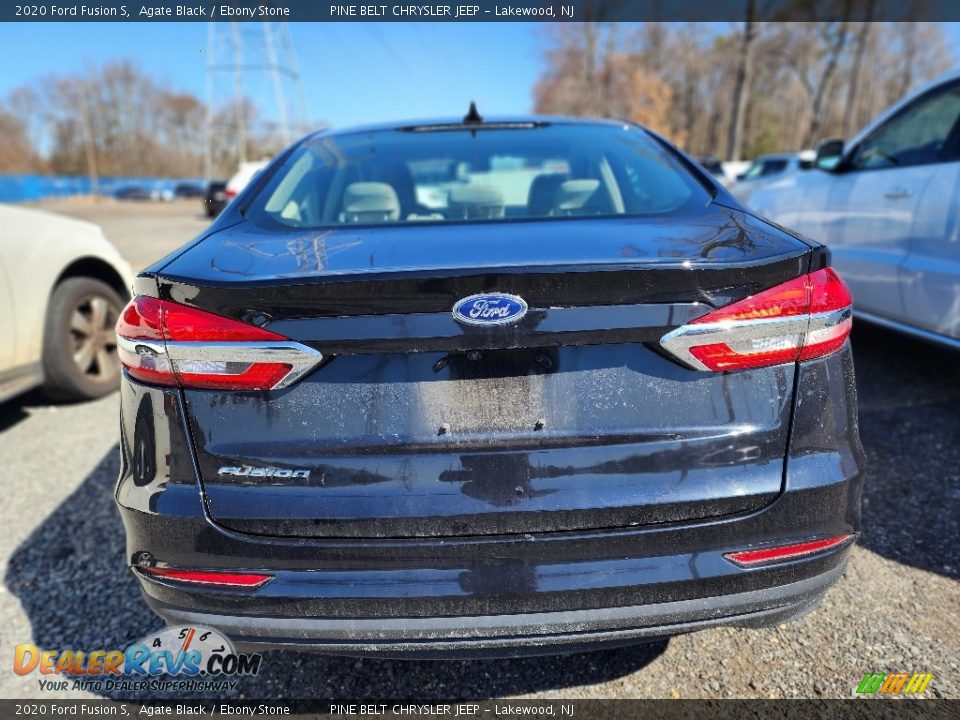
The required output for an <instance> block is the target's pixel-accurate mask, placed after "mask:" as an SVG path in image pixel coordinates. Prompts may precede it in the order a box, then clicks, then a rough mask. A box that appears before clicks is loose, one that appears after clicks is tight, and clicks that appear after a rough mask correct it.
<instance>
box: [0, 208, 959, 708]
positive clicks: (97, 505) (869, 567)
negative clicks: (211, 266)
mask: <svg viewBox="0 0 960 720" xmlns="http://www.w3.org/2000/svg"><path fill="white" fill-rule="evenodd" d="M53 206H54V207H55V209H57V210H58V211H61V212H66V213H67V214H73V215H75V216H80V217H84V218H85V219H92V220H94V221H99V222H101V223H102V224H103V225H104V227H105V229H106V232H107V235H108V237H110V238H111V239H112V240H113V241H114V242H115V243H116V244H117V246H118V247H120V249H121V252H123V253H124V254H125V255H126V256H127V257H128V258H129V259H130V260H131V264H132V265H134V266H135V269H136V268H137V267H142V266H143V265H146V264H148V263H149V262H151V261H152V260H153V259H155V258H156V257H160V256H161V255H163V254H166V253H167V252H169V251H170V250H172V249H174V248H175V247H176V246H177V245H179V244H180V243H181V242H185V241H187V240H189V239H190V238H192V237H193V236H194V235H195V234H196V233H197V232H199V231H200V230H202V228H203V227H204V226H205V224H206V221H205V220H204V219H203V218H202V216H201V215H200V213H199V203H173V204H171V205H160V204H147V203H130V204H119V203H104V204H100V205H88V204H85V203H76V202H73V203H62V202H61V203H55V204H53ZM853 344H854V353H855V358H856V369H857V380H858V392H859V401H860V432H861V436H862V440H863V444H864V447H865V449H866V452H867V457H868V463H869V478H868V481H867V484H866V488H865V493H864V499H863V502H864V505H863V513H864V532H863V537H862V539H861V541H860V543H859V545H858V546H857V547H855V548H854V550H853V553H852V557H851V560H850V563H849V565H848V569H847V572H846V574H845V576H844V577H843V579H842V580H841V581H840V582H839V583H838V584H837V585H836V586H835V587H834V588H833V589H831V590H830V591H829V592H828V594H827V596H826V599H825V601H824V602H823V604H822V605H821V606H820V608H819V609H817V610H816V611H815V612H814V613H812V614H811V615H808V616H806V617H805V618H803V619H801V620H799V621H797V622H794V623H790V624H787V625H782V626H779V627H775V628H769V629H763V630H749V629H733V628H719V629H712V630H707V631H702V632H699V633H695V634H691V635H685V636H681V637H677V638H673V639H671V640H669V641H662V642H657V643H653V644H649V645H643V646H638V647H635V648H629V649H625V650H613V651H604V652H597V653H590V654H585V655H579V656H576V655H575V656H558V657H545V658H528V659H521V660H498V661H454V662H433V661H420V662H415V661H387V660H371V659H363V660H357V659H350V658H334V657H325V656H321V655H315V654H304V653H280V652H270V653H267V654H266V655H265V657H264V663H263V668H262V670H261V672H260V674H259V675H258V676H257V677H256V678H253V679H245V680H242V681H241V682H240V685H239V687H238V689H237V691H236V692H235V693H233V694H232V697H247V698H271V697H273V698H276V697H288V698H295V697H305V698H307V697H318V698H327V699H336V698H343V699H359V698H364V697H369V698H386V697H394V698H402V697H408V698H415V699H424V700H426V699H432V698H436V699H440V698H485V697H519V696H523V697H550V698H554V697H564V698H634V697H644V698H647V697H653V698H681V697H682V698H718V697H721V698H722V697H737V698H804V697H812V698H828V697H841V698H843V697H851V696H853V695H854V688H855V687H856V685H857V684H858V683H859V681H860V679H861V678H862V677H863V675H864V674H865V673H867V672H901V671H904V672H923V673H933V676H934V678H933V680H932V682H931V683H930V686H929V687H928V690H927V692H926V696H929V697H953V698H957V697H960V543H958V542H957V539H958V538H960V362H958V360H960V356H958V355H957V354H956V353H951V352H948V351H945V350H941V349H938V348H936V347H933V346H930V345H927V344H924V343H921V342H919V341H914V340H911V339H908V338H906V337H903V336H901V335H897V334H894V333H891V332H889V331H885V330H880V329H876V328H872V327H869V326H867V325H865V324H863V323H858V324H857V325H856V329H855V331H854V336H853ZM117 424H118V422H117V396H116V395H111V396H109V397H106V398H104V399H102V400H99V401H96V402H91V403H83V404H77V405H48V404H47V403H45V402H44V400H43V399H42V398H41V397H40V396H38V395H36V394H30V395H27V396H25V397H23V398H20V399H19V400H15V401H12V402H9V403H6V404H4V405H0V458H2V464H0V468H2V470H0V477H2V478H3V481H2V487H3V502H2V503H0V523H2V525H0V527H2V532H0V579H2V584H0V661H2V662H4V663H9V662H10V660H11V659H12V655H13V648H14V646H15V645H16V644H18V643H22V642H33V643H36V644H37V645H38V646H40V647H42V648H50V649H66V648H75V649H84V650H89V649H96V648H107V649H109V648H122V647H125V646H126V645H127V644H128V643H130V642H132V641H134V640H136V639H139V638H140V637H142V636H143V635H145V634H146V633H147V632H149V631H151V630H154V629H158V628H159V627H161V625H162V623H161V622H160V621H159V620H158V619H157V618H156V617H154V616H153V615H152V614H151V613H150V611H149V610H148V609H147V607H146V605H145V604H144V603H143V602H142V601H141V599H140V596H139V590H138V588H137V584H136V582H135V580H134V578H133V577H132V575H131V574H130V572H129V571H128V570H127V569H126V567H125V566H124V545H123V528H122V525H121V523H120V518H119V515H118V514H117V512H116V510H115V508H114V506H113V498H112V493H113V485H114V482H115V479H116V476H117V472H118V450H117V438H118V431H117ZM6 667H7V668H8V669H7V670H4V671H3V672H0V697H4V698H14V697H15V698H21V699H26V698H31V697H33V698H47V699H51V698H54V697H58V696H59V697H66V698H71V699H79V698H82V697H85V696H94V695H93V694H91V693H82V692H74V691H65V692H47V691H43V690H41V689H40V687H39V685H38V681H37V677H36V675H32V676H25V677H21V676H18V675H16V674H15V673H13V672H11V671H10V670H9V668H10V665H9V664H7V665H6ZM143 697H146V696H143ZM181 697H182V696H181Z"/></svg>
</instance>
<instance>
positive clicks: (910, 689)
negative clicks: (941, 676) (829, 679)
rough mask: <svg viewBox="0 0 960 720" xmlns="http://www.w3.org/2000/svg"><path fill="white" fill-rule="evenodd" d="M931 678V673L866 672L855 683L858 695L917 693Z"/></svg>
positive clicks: (923, 688) (922, 689) (924, 687)
mask: <svg viewBox="0 0 960 720" xmlns="http://www.w3.org/2000/svg"><path fill="white" fill-rule="evenodd" d="M931 680H933V675H932V674H931V673H907V672H899V673H867V674H866V675H864V676H863V680H861V681H860V684H859V685H857V693H858V694H860V695H872V694H873V693H879V694H883V695H899V694H906V695H919V694H920V693H922V692H923V691H924V690H926V689H927V685H929V684H930V681H931Z"/></svg>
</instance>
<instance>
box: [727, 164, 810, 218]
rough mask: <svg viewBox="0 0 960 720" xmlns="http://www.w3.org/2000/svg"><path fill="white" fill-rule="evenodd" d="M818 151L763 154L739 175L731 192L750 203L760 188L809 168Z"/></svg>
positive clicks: (741, 200) (744, 201)
mask: <svg viewBox="0 0 960 720" xmlns="http://www.w3.org/2000/svg"><path fill="white" fill-rule="evenodd" d="M816 156H817V154H816V152H814V151H813V150H804V151H803V152H800V153H774V154H770V155H761V156H760V157H758V158H757V159H756V160H754V161H753V162H752V163H751V164H750V167H748V168H747V169H746V170H745V171H744V172H743V173H741V174H740V175H738V176H737V179H736V182H734V183H733V185H732V186H731V188H730V192H732V193H733V194H734V196H735V197H736V198H737V200H739V201H740V202H742V203H744V204H746V205H749V204H750V198H751V197H752V196H753V194H754V193H755V192H756V191H757V190H759V189H760V188H765V187H768V186H770V185H772V184H773V183H775V182H778V181H780V180H783V179H784V178H785V177H789V176H791V175H793V174H795V173H798V172H800V171H802V170H809V169H810V168H812V167H813V163H814V160H816Z"/></svg>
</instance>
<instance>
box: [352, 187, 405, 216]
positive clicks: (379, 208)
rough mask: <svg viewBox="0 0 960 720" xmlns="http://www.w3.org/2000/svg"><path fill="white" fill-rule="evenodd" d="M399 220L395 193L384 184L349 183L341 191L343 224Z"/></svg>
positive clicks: (398, 204) (398, 206)
mask: <svg viewBox="0 0 960 720" xmlns="http://www.w3.org/2000/svg"><path fill="white" fill-rule="evenodd" d="M399 218H400V201H399V200H398V199H397V192H396V190H394V189H393V188H392V187H390V186H389V185H387V184H386V183H379V182H357V183H351V184H349V185H347V188H346V190H344V191H343V213H342V214H341V220H342V221H343V222H347V223H376V222H390V221H392V220H397V219H399Z"/></svg>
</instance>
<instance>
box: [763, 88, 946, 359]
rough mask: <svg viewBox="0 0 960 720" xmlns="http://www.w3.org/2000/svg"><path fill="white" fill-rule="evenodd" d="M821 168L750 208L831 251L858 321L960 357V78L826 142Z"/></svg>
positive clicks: (767, 192)
mask: <svg viewBox="0 0 960 720" xmlns="http://www.w3.org/2000/svg"><path fill="white" fill-rule="evenodd" d="M816 164H817V166H818V168H820V169H817V170H811V171H810V172H805V173H800V174H798V175H794V176H793V177H791V178H788V179H786V180H783V181H781V182H778V183H775V184H774V185H771V186H770V187H767V188H764V189H761V190H758V191H757V192H756V193H755V194H754V195H753V197H752V198H751V202H750V206H751V207H752V208H753V210H754V211H756V212H757V213H758V214H760V215H763V216H765V217H768V218H770V219H771V220H774V221H776V222H778V223H779V224H781V225H784V226H786V227H789V228H792V229H793V230H796V231H798V232H800V233H803V234H804V235H808V236H809V237H811V238H813V239H814V240H818V241H820V242H822V243H825V244H826V245H827V246H828V247H829V248H830V250H831V252H832V254H833V265H834V266H835V267H836V268H837V270H838V271H839V272H840V274H841V275H842V276H843V279H844V280H845V281H846V282H847V284H848V285H849V286H850V288H851V290H852V291H853V299H854V314H856V315H857V316H859V317H861V318H864V319H866V320H869V321H872V322H875V323H878V324H881V325H885V326H888V327H891V328H894V329H898V330H901V331H903V332H908V333H911V334H913V335H916V336H919V337H922V338H925V339H927V340H931V341H934V342H938V343H941V344H943V345H947V346H950V347H954V348H958V349H960V71H957V72H953V73H950V74H949V75H946V76H945V77H942V78H940V79H939V80H937V81H936V82H934V83H931V84H930V85H928V86H926V87H924V88H923V89H921V90H919V91H918V92H916V93H914V94H912V95H909V96H908V97H906V98H904V99H903V100H901V101H900V102H898V103H897V104H896V105H894V106H893V107H891V108H890V109H889V110H887V111H886V112H884V113H883V114H882V115H881V116H880V117H879V118H877V119H876V120H875V121H874V122H873V123H872V124H870V125H869V126H868V127H867V128H866V129H865V130H864V131H863V132H861V133H860V134H859V135H857V136H856V137H855V138H853V139H852V140H851V141H849V142H847V143H844V142H843V141H841V140H828V141H825V142H823V143H821V144H820V147H819V148H818V151H817V160H816Z"/></svg>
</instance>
